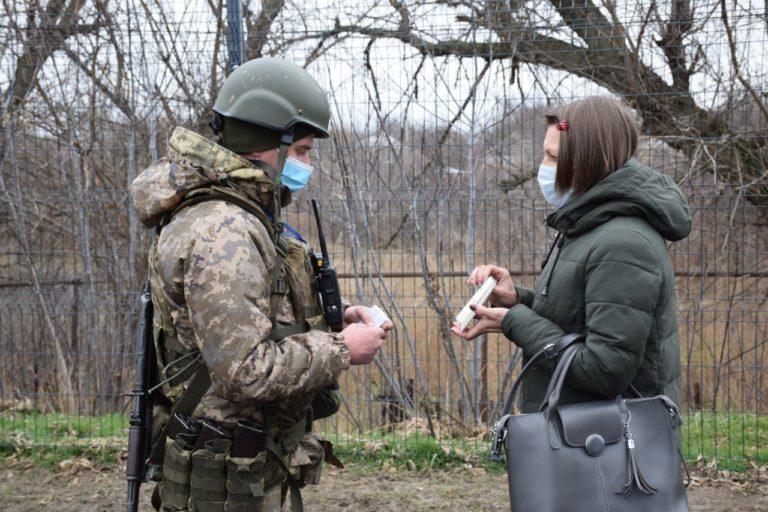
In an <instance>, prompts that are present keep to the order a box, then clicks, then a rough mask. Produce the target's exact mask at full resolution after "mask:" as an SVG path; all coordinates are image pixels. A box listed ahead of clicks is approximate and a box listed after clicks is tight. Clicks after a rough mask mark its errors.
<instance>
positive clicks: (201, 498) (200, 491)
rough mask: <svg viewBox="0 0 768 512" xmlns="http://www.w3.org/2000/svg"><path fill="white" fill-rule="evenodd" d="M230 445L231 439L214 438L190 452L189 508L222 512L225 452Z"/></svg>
mask: <svg viewBox="0 0 768 512" xmlns="http://www.w3.org/2000/svg"><path fill="white" fill-rule="evenodd" d="M231 446H232V441H230V440H228V439H216V440H214V441H210V442H209V443H208V444H207V446H206V447H205V448H203V449H202V450H197V451H195V452H194V453H192V474H191V476H190V479H189V509H190V510H193V511H196V512H224V510H225V508H224V504H225V502H226V500H227V485H226V484H227V454H228V453H229V449H230V447H231Z"/></svg>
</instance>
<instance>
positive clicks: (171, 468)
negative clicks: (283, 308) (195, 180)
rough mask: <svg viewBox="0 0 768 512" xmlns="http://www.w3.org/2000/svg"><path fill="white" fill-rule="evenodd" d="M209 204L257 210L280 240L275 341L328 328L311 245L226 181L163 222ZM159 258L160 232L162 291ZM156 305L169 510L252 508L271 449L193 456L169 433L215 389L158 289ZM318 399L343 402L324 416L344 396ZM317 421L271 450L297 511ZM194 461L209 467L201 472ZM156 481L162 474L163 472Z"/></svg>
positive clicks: (161, 444) (153, 267)
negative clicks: (309, 436)
mask: <svg viewBox="0 0 768 512" xmlns="http://www.w3.org/2000/svg"><path fill="white" fill-rule="evenodd" d="M206 201H224V202H227V203H230V204H233V205H235V206H237V207H239V208H242V209H243V210H245V211H246V212H248V213H250V214H252V215H254V216H255V217H256V218H257V219H259V221H260V222H261V223H262V225H263V226H264V228H265V229H266V230H267V232H268V233H269V236H270V238H271V239H272V241H273V243H274V245H275V250H276V253H277V256H276V260H275V266H274V269H273V271H272V273H271V274H272V282H271V285H270V294H271V295H270V311H269V318H270V320H271V322H272V330H271V331H270V333H269V335H268V337H267V339H270V340H275V341H278V340H281V339H283V338H285V337H287V336H290V335H292V334H297V333H303V332H307V331H308V330H309V329H310V328H315V329H318V328H319V329H326V325H325V321H324V319H323V316H322V308H321V306H320V302H319V298H318V293H317V289H316V286H315V282H314V274H313V270H312V264H311V260H310V258H309V253H308V251H307V248H306V245H305V244H303V243H301V242H300V241H298V240H295V239H292V238H287V237H284V236H282V235H281V233H280V227H278V228H277V229H276V226H275V224H274V223H273V222H272V220H271V219H270V218H269V216H268V215H267V214H266V213H265V212H264V210H263V209H262V208H261V207H260V206H259V205H258V204H257V203H256V202H254V201H253V200H251V199H250V198H249V197H247V196H246V195H245V194H243V193H240V192H239V191H237V190H235V189H233V188H229V187H221V186H212V187H207V188H205V189H200V190H197V191H194V192H192V193H190V194H187V196H186V197H185V199H184V200H183V201H182V202H181V203H180V204H179V205H178V206H177V207H176V208H175V209H174V210H173V212H171V213H170V214H169V215H166V216H165V217H164V218H163V219H162V220H161V222H160V228H162V227H164V226H166V225H168V224H169V223H170V221H171V219H172V218H173V216H174V215H176V214H177V213H179V212H180V211H181V210H183V209H185V208H188V207H190V206H193V205H195V204H199V203H201V202H206ZM158 263H159V262H158V255H157V237H156V239H155V242H154V243H153V244H152V247H151V249H150V253H149V276H150V283H151V287H152V289H153V290H159V289H160V281H159V276H158V270H157V269H158ZM286 295H289V299H290V302H291V306H292V309H293V312H294V316H295V321H294V323H292V324H289V325H284V324H280V323H279V322H278V320H277V311H278V308H279V305H280V301H281V299H282V298H283V297H284V296H286ZM152 303H153V306H154V308H155V312H156V314H155V315H154V341H155V348H156V353H157V359H158V361H157V365H158V375H159V376H160V377H159V381H160V384H158V385H156V386H155V388H154V389H156V392H155V394H153V398H156V400H155V403H156V405H155V407H154V410H153V414H154V421H153V429H152V430H153V433H152V434H153V435H152V440H153V441H152V450H151V454H150V462H151V463H152V464H153V465H155V467H156V468H158V469H159V466H160V464H162V481H163V488H162V491H161V494H162V502H163V507H164V508H165V507H167V508H165V509H166V510H188V508H187V506H189V507H190V508H189V510H197V511H200V512H219V511H222V512H223V511H224V510H227V511H233V510H252V509H253V507H254V503H255V502H254V501H253V500H254V499H258V498H260V497H261V496H262V495H263V491H264V487H265V483H266V484H267V486H268V485H269V483H270V481H269V480H270V475H266V474H265V473H266V472H268V468H267V467H265V466H268V464H267V462H268V461H267V454H266V452H265V453H263V454H262V455H260V459H259V460H236V459H231V458H230V457H229V456H228V453H227V452H228V448H229V447H228V446H219V447H218V448H216V447H214V451H213V452H211V453H207V452H206V450H199V451H198V452H194V453H193V452H191V451H189V450H184V449H181V448H180V447H179V446H178V445H177V444H175V443H174V442H173V441H172V440H170V439H168V438H167V436H168V426H169V421H168V419H169V418H170V417H172V416H173V414H174V413H176V412H181V413H183V414H186V415H191V413H192V412H193V411H194V409H195V408H196V407H197V405H198V404H199V403H200V400H201V399H202V397H203V395H204V394H205V392H206V391H207V390H208V388H209V387H210V376H209V374H208V371H207V368H206V367H205V364H204V363H203V361H202V356H201V354H200V353H199V351H197V350H190V349H188V348H186V347H184V346H183V345H182V344H181V343H180V342H179V340H178V338H177V334H176V330H175V328H174V326H173V322H172V321H171V319H170V317H171V315H170V311H169V309H168V307H167V305H166V304H163V303H162V302H161V301H159V300H158V298H157V295H156V294H152ZM190 377H192V378H191V380H190ZM187 381H189V384H188V385H187V386H186V388H185V387H184V386H183V384H184V383H185V382H187ZM334 398H337V397H334ZM316 401H317V400H316ZM318 403H321V404H323V406H322V407H324V408H327V407H333V406H334V405H335V408H334V409H333V410H324V411H317V412H318V413H319V414H317V416H318V417H325V416H329V415H331V414H333V413H335V412H336V410H337V409H338V400H337V399H333V398H332V399H331V400H330V401H329V400H328V398H327V397H324V398H322V399H321V400H319V401H318ZM328 404H330V405H328ZM269 410H270V407H269V404H267V405H266V406H265V407H264V409H263V410H262V412H263V415H264V420H265V422H266V423H267V426H269V424H270V418H269V416H270V414H269ZM311 422H312V417H311V415H310V416H309V417H307V418H305V419H304V420H301V421H299V422H297V423H296V424H294V425H292V426H291V427H289V428H287V429H283V430H280V431H279V432H278V434H277V438H278V439H279V441H278V442H274V441H273V440H272V439H271V438H270V441H269V442H268V447H267V449H268V451H269V452H270V453H271V455H272V456H273V458H274V459H276V460H277V462H278V463H279V466H282V467H276V468H272V469H273V470H275V469H276V470H277V472H278V473H279V472H280V470H282V471H284V472H286V473H287V478H288V480H289V484H291V489H290V490H291V502H292V507H293V509H294V510H301V509H302V505H301V498H300V495H299V493H298V483H297V482H295V481H293V479H292V478H291V476H290V472H289V471H288V464H287V456H288V455H289V454H290V453H291V452H292V451H293V449H295V448H296V446H298V444H299V443H300V442H301V441H302V439H303V438H304V436H305V435H306V433H307V432H308V431H309V430H310V428H311ZM220 444H221V443H220ZM166 452H167V453H166ZM202 452H206V453H202ZM161 461H162V462H161ZM193 465H194V466H195V467H202V468H204V470H203V471H199V472H198V473H199V474H197V475H196V473H195V470H194V468H193ZM232 475H238V476H236V477H233V476H232ZM155 479H157V480H159V479H160V474H159V472H158V476H157V477H156V478H155ZM264 480H266V482H265V481H264ZM273 483H274V482H273ZM195 484H197V485H196V486H195ZM195 489H197V494H195Z"/></svg>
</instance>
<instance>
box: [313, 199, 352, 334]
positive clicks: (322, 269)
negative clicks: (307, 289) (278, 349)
mask: <svg viewBox="0 0 768 512" xmlns="http://www.w3.org/2000/svg"><path fill="white" fill-rule="evenodd" d="M312 209H313V210H315V221H316V222H317V236H318V238H319V239H320V250H321V251H322V252H321V255H320V257H319V258H318V257H317V255H316V254H313V255H312V258H311V259H312V266H313V267H314V271H315V285H316V286H317V290H318V291H319V292H320V301H321V303H322V305H323V316H324V317H325V323H326V324H328V326H329V327H330V328H331V329H333V330H334V331H338V330H341V326H342V325H343V324H344V312H343V310H342V306H341V292H340V291H339V278H338V276H337V275H336V269H335V268H333V266H332V265H331V258H330V257H329V256H328V248H327V247H326V245H325V236H323V225H322V223H321V222H320V210H319V209H318V207H317V201H316V200H315V199H313V200H312Z"/></svg>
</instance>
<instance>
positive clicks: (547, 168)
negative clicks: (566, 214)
mask: <svg viewBox="0 0 768 512" xmlns="http://www.w3.org/2000/svg"><path fill="white" fill-rule="evenodd" d="M556 175H557V168H556V167H552V166H551V165H544V164H541V165H540V166H539V175H538V180H539V188H540V189H541V193H542V194H544V200H545V201H547V202H548V203H549V204H551V205H552V206H554V207H555V208H558V209H559V208H562V207H563V206H565V205H566V204H568V202H570V200H571V199H572V198H573V190H568V191H566V192H565V193H563V194H561V193H559V192H558V191H557V189H556V188H555V176H556Z"/></svg>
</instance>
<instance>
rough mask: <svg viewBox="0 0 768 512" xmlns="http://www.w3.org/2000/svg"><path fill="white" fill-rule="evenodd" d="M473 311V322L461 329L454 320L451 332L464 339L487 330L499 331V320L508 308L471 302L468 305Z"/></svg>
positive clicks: (469, 338)
mask: <svg viewBox="0 0 768 512" xmlns="http://www.w3.org/2000/svg"><path fill="white" fill-rule="evenodd" d="M469 307H470V308H471V309H472V311H474V312H475V320H477V321H476V322H475V324H474V325H473V326H471V327H468V328H467V329H466V330H464V331H462V330H461V326H460V325H459V323H458V322H454V323H453V326H452V327H451V332H453V334H455V335H456V336H458V337H460V338H464V339H465V340H471V339H474V338H477V337H478V336H480V335H481V334H485V333H487V332H501V321H502V320H504V317H505V316H506V315H507V311H509V309H508V308H486V307H485V306H479V305H477V304H472V305H471V306H469Z"/></svg>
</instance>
